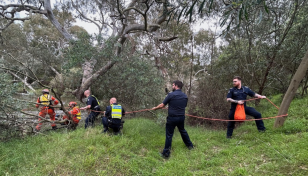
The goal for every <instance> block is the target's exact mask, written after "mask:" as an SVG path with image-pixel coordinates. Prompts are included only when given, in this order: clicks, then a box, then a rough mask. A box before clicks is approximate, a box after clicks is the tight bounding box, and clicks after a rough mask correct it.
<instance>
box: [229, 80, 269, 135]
mask: <svg viewBox="0 0 308 176" xmlns="http://www.w3.org/2000/svg"><path fill="white" fill-rule="evenodd" d="M247 95H249V96H251V97H256V98H266V96H262V95H259V94H257V93H255V92H253V91H252V90H250V89H249V88H248V87H246V86H244V87H243V86H242V79H241V78H240V77H239V76H235V77H234V78H233V88H231V89H230V90H229V92H228V94H227V101H228V102H231V109H230V113H229V119H230V120H234V113H235V109H236V106H237V104H244V108H245V114H246V115H250V116H253V117H254V118H255V119H261V118H262V117H261V114H260V113H259V112H258V111H256V110H255V109H254V108H252V107H248V106H246V101H244V100H246V98H247ZM256 125H257V128H258V130H259V132H264V131H265V127H264V123H263V120H256ZM234 126H235V121H229V123H228V127H227V138H228V139H230V138H231V136H232V133H233V129H234Z"/></svg>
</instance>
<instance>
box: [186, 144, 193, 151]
mask: <svg viewBox="0 0 308 176" xmlns="http://www.w3.org/2000/svg"><path fill="white" fill-rule="evenodd" d="M187 148H188V150H192V149H194V148H195V147H194V146H193V145H192V146H188V147H187Z"/></svg>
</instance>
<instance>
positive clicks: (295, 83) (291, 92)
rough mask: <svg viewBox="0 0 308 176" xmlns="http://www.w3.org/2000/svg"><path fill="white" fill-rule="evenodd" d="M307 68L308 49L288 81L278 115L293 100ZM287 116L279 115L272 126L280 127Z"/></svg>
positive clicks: (286, 108)
mask: <svg viewBox="0 0 308 176" xmlns="http://www.w3.org/2000/svg"><path fill="white" fill-rule="evenodd" d="M307 69H308V51H307V52H306V54H305V56H304V58H303V59H302V62H301V63H300V65H299V67H298V69H297V70H296V72H295V74H294V76H293V78H292V81H291V82H290V85H289V88H288V90H287V92H286V94H285V96H284V97H283V100H282V103H281V105H280V109H279V112H278V116H279V115H284V114H287V113H288V109H289V107H290V104H291V102H292V100H293V97H294V96H295V94H296V91H297V89H298V87H299V85H300V82H301V81H302V79H303V78H304V76H305V75H306V71H307ZM286 118H287V117H280V118H277V119H276V121H275V124H274V127H275V128H277V127H281V126H283V124H284V121H285V120H286Z"/></svg>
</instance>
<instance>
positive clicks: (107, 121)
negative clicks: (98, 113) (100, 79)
mask: <svg viewBox="0 0 308 176" xmlns="http://www.w3.org/2000/svg"><path fill="white" fill-rule="evenodd" d="M109 102H110V106H107V107H106V111H105V116H104V117H103V118H102V123H103V125H104V131H103V133H106V132H108V129H109V127H110V128H111V129H112V130H113V132H114V134H118V133H119V132H120V130H121V128H122V127H123V122H122V118H123V116H125V110H124V108H123V107H122V106H121V105H119V104H118V103H117V99H116V98H114V97H113V98H111V99H110V101H109Z"/></svg>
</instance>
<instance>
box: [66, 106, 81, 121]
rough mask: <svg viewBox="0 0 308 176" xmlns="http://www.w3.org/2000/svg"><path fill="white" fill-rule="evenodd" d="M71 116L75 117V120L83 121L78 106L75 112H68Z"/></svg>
mask: <svg viewBox="0 0 308 176" xmlns="http://www.w3.org/2000/svg"><path fill="white" fill-rule="evenodd" d="M68 113H69V114H72V115H73V118H74V117H76V118H77V119H79V120H80V119H81V112H80V109H79V107H78V106H75V107H73V110H71V111H69V112H68Z"/></svg>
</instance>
